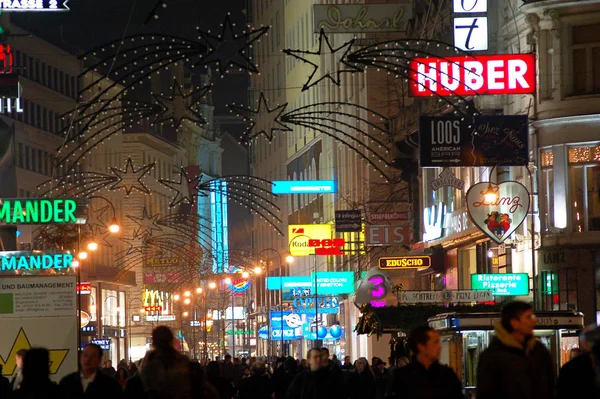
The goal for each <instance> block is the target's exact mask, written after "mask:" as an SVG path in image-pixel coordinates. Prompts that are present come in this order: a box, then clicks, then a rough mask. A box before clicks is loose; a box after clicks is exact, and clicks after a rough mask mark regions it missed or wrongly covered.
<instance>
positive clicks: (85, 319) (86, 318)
mask: <svg viewBox="0 0 600 399" xmlns="http://www.w3.org/2000/svg"><path fill="white" fill-rule="evenodd" d="M90 319H91V317H90V314H89V313H88V312H86V311H84V310H82V311H81V312H80V316H79V322H80V324H81V328H84V327H85V326H87V325H88V324H89V323H90Z"/></svg>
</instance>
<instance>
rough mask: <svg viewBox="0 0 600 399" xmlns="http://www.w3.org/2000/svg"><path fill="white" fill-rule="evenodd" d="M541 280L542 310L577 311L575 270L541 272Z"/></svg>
mask: <svg viewBox="0 0 600 399" xmlns="http://www.w3.org/2000/svg"><path fill="white" fill-rule="evenodd" d="M541 279H542V281H541V290H542V308H543V310H547V311H557V310H577V269H576V268H566V269H561V270H557V271H543V272H542V273H541Z"/></svg>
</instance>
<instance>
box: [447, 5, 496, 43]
mask: <svg viewBox="0 0 600 399" xmlns="http://www.w3.org/2000/svg"><path fill="white" fill-rule="evenodd" d="M452 11H453V12H454V14H455V16H454V47H457V48H459V49H461V50H463V51H485V50H487V49H488V19H487V0H454V1H453V4H452Z"/></svg>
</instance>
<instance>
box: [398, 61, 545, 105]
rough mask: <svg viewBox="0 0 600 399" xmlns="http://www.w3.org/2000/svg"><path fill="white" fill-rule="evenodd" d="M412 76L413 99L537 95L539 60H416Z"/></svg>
mask: <svg viewBox="0 0 600 399" xmlns="http://www.w3.org/2000/svg"><path fill="white" fill-rule="evenodd" d="M409 75H410V79H411V81H412V83H411V85H410V95H411V96H413V97H428V96H434V95H437V96H469V95H474V94H480V95H488V94H489V95H492V94H531V93H534V92H535V56H534V55H533V54H503V55H480V56H477V57H474V56H460V57H445V58H435V57H432V58H414V59H412V60H411V61H410V63H409Z"/></svg>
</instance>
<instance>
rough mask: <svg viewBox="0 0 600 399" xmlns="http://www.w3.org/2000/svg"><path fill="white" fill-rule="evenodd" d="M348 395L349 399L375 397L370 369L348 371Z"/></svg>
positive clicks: (373, 378) (373, 380)
mask: <svg viewBox="0 0 600 399" xmlns="http://www.w3.org/2000/svg"><path fill="white" fill-rule="evenodd" d="M347 391H348V397H349V398H350V399H366V398H370V399H371V398H374V397H375V377H374V376H373V374H372V373H371V371H370V370H367V369H365V370H363V372H362V373H359V372H358V370H355V371H352V372H350V375H349V376H348V389H347Z"/></svg>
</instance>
